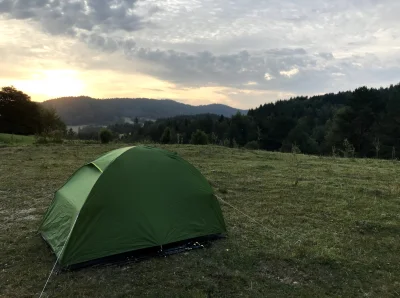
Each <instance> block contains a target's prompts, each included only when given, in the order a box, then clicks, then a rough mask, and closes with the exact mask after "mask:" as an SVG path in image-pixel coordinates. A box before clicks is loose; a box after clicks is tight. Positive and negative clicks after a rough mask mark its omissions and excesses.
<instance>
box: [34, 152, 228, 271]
mask: <svg viewBox="0 0 400 298" xmlns="http://www.w3.org/2000/svg"><path fill="white" fill-rule="evenodd" d="M39 232H40V233H41V235H42V237H43V238H44V239H45V240H46V241H47V242H48V244H49V245H50V247H51V249H52V250H53V251H54V252H55V254H56V256H57V258H58V263H59V265H61V266H62V267H70V266H73V265H76V264H81V263H85V262H90V261H95V260H99V259H102V258H107V257H110V256H114V255H118V254H122V253H127V252H132V251H137V250H140V249H145V248H151V247H160V246H162V245H166V244H171V243H177V242H179V241H183V240H189V239H195V238H197V237H202V236H207V235H223V234H225V233H226V227H225V222H224V218H223V216H222V212H221V209H220V206H219V203H218V200H217V198H216V197H215V196H214V194H213V190H212V188H211V186H210V185H209V183H208V181H207V180H206V179H205V178H204V177H203V176H202V175H201V173H200V172H199V171H198V170H197V169H196V168H195V167H193V166H192V165H191V164H189V163H188V162H186V161H184V160H183V159H182V158H180V157H179V156H178V155H177V154H176V153H172V152H169V151H166V150H162V149H159V148H154V147H148V146H134V147H126V148H120V149H116V150H113V151H111V152H109V153H107V154H105V155H103V156H101V157H100V158H98V159H96V160H95V161H93V162H90V163H88V164H86V165H84V166H82V167H81V168H80V169H78V170H77V171H76V172H75V173H74V174H73V175H72V176H71V177H70V178H69V179H68V181H67V182H66V183H65V184H64V185H63V186H62V187H61V188H60V189H59V190H58V191H57V192H56V193H55V196H54V199H53V201H52V203H51V205H50V206H49V208H48V210H47V212H46V214H45V215H44V218H43V221H42V223H41V225H40V228H39Z"/></svg>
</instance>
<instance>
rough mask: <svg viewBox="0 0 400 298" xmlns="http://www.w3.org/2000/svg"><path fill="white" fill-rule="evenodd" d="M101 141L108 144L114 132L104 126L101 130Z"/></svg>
mask: <svg viewBox="0 0 400 298" xmlns="http://www.w3.org/2000/svg"><path fill="white" fill-rule="evenodd" d="M99 137H100V142H101V143H102V144H107V143H109V142H110V141H111V140H112V132H111V130H109V129H107V128H102V129H101V130H100V132H99Z"/></svg>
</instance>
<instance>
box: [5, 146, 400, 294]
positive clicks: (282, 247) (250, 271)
mask: <svg viewBox="0 0 400 298" xmlns="http://www.w3.org/2000/svg"><path fill="white" fill-rule="evenodd" d="M117 146H118V145H115V144H114V145H107V146H101V145H86V146H84V145H79V146H78V145H77V146H75V145H50V146H25V147H18V146H17V147H15V146H13V147H4V148H1V149H0V219H1V224H0V230H1V231H0V297H38V295H39V293H40V291H41V289H42V287H43V285H44V283H45V281H46V278H47V276H48V274H49V272H50V270H51V268H52V266H53V264H54V260H55V259H54V256H53V255H52V254H51V252H50V250H49V249H48V247H47V246H46V244H45V243H44V241H43V240H42V239H41V238H40V236H39V235H38V234H37V233H36V229H37V228H38V225H39V221H40V219H41V216H42V215H43V213H44V212H45V210H46V208H47V206H48V205H49V203H50V201H51V199H52V196H53V193H54V191H55V190H56V189H57V188H58V187H60V186H61V185H62V184H63V183H64V181H65V180H66V179H67V178H68V177H69V176H70V175H71V174H72V173H73V172H74V171H75V170H76V169H77V168H78V167H79V166H81V165H82V164H83V163H84V162H88V161H91V160H93V159H95V158H96V157H98V156H99V155H100V154H102V153H104V152H106V151H109V150H111V149H114V148H116V147H117ZM167 148H168V149H170V150H173V151H176V152H178V153H179V154H180V155H181V156H182V157H184V158H185V159H187V160H188V161H190V162H192V163H193V164H194V165H195V166H197V167H198V168H199V169H200V171H201V172H202V173H203V174H204V175H205V176H206V177H207V179H209V181H210V182H211V183H212V185H213V187H214V189H215V191H216V192H217V193H218V195H219V196H220V197H221V198H223V199H224V200H225V201H227V202H229V203H230V204H232V205H234V206H236V207H237V208H239V209H240V210H242V211H243V212H245V213H246V214H248V215H250V216H251V217H252V218H254V219H256V220H257V221H259V222H261V223H262V226H261V225H258V224H255V223H254V222H252V220H250V219H249V218H247V217H245V216H243V215H242V214H240V213H239V212H237V211H236V210H234V209H233V208H231V207H229V206H227V205H224V204H223V205H222V209H223V213H224V216H225V220H226V223H227V226H228V233H229V236H228V238H227V239H223V240H220V241H217V242H215V243H213V245H212V246H211V247H210V248H207V249H203V250H196V251H192V252H189V253H183V254H179V255H173V256H170V257H167V258H154V259H150V260H146V261H143V262H140V263H136V264H128V265H126V266H120V267H103V268H87V269H84V270H80V271H76V272H67V273H61V274H58V275H53V276H52V278H51V280H50V282H49V284H48V287H47V290H46V295H48V297H399V296H400V184H399V183H400V178H399V174H398V173H399V171H398V169H399V165H400V164H399V162H393V161H378V160H367V159H363V160H361V159H335V158H320V157H313V156H303V155H292V154H281V153H271V152H260V151H244V150H239V149H228V148H222V147H211V146H183V145H181V146H167Z"/></svg>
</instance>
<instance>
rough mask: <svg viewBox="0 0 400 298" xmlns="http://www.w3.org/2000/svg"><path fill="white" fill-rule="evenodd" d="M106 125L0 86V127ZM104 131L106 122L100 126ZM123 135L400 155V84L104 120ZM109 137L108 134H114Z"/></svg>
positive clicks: (31, 130) (89, 131)
mask: <svg viewBox="0 0 400 298" xmlns="http://www.w3.org/2000/svg"><path fill="white" fill-rule="evenodd" d="M101 128H102V127H97V126H87V127H83V128H82V129H80V130H79V132H78V134H76V133H74V132H73V131H72V129H70V130H68V132H67V131H66V129H65V124H64V123H63V122H62V121H61V119H60V117H59V116H58V115H57V113H56V112H55V110H51V109H47V108H43V106H42V105H39V104H37V103H34V102H32V101H31V100H30V97H29V96H28V95H26V94H25V93H23V92H21V91H18V90H16V89H15V88H14V87H4V88H2V89H1V91H0V132H5V133H14V134H38V133H46V132H48V131H54V130H61V131H63V133H64V135H65V136H66V137H68V138H80V139H96V140H99V130H100V129H101ZM102 129H103V131H104V128H102ZM107 129H108V130H109V131H111V133H112V135H111V137H112V138H114V139H119V140H121V141H125V142H144V141H148V142H155V143H159V142H161V143H171V144H173V143H179V144H189V143H192V144H216V145H222V146H228V147H246V148H251V149H262V150H269V151H282V152H289V151H291V150H292V148H293V146H295V147H296V148H298V149H299V150H300V151H301V152H303V153H306V154H319V155H342V156H357V157H380V158H397V156H398V155H399V154H400V84H397V85H391V86H389V87H387V88H367V87H360V88H357V89H355V90H354V91H346V92H339V93H329V94H325V95H318V96H312V97H305V96H298V97H293V98H290V99H289V100H279V101H277V102H275V103H268V104H264V105H260V106H259V107H257V108H254V109H250V110H249V111H248V112H247V114H241V113H239V112H238V113H237V114H235V115H233V116H232V117H225V116H223V115H214V114H201V115H194V116H193V115H188V116H176V117H170V118H165V119H158V120H156V121H144V122H142V121H140V120H139V119H138V118H135V121H134V123H133V124H130V123H122V122H119V123H118V122H117V123H115V124H112V125H109V126H108V127H107ZM111 137H109V138H108V139H110V138H111Z"/></svg>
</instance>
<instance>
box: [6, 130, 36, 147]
mask: <svg viewBox="0 0 400 298" xmlns="http://www.w3.org/2000/svg"><path fill="white" fill-rule="evenodd" d="M34 141H35V138H34V136H21V135H12V134H6V133H0V146H2V145H3V146H5V145H7V146H10V145H32V144H33V143H34Z"/></svg>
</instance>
